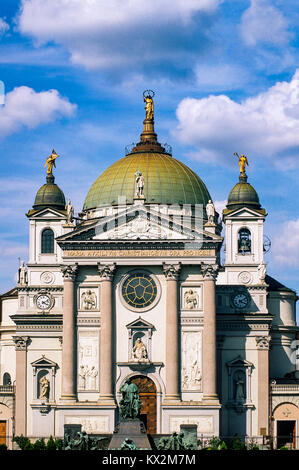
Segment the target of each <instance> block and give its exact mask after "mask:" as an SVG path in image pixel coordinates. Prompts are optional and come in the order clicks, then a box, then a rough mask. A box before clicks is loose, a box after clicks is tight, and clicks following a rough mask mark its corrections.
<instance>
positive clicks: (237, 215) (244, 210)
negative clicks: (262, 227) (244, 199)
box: [224, 207, 266, 219]
mask: <svg viewBox="0 0 299 470" xmlns="http://www.w3.org/2000/svg"><path fill="white" fill-rule="evenodd" d="M224 215H225V218H226V219H256V218H259V219H260V218H263V219H264V218H265V215H266V214H265V213H261V211H260V210H254V209H251V208H249V207H240V208H238V209H235V210H233V211H231V212H230V213H229V214H227V215H226V214H224Z"/></svg>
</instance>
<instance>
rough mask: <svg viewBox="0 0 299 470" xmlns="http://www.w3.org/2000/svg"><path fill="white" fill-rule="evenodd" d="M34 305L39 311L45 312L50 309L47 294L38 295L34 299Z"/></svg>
mask: <svg viewBox="0 0 299 470" xmlns="http://www.w3.org/2000/svg"><path fill="white" fill-rule="evenodd" d="M36 305H37V307H38V308H40V309H41V310H47V309H49V308H50V307H51V298H50V297H49V296H48V295H47V294H40V295H39V296H38V297H37V299H36Z"/></svg>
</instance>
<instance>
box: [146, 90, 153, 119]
mask: <svg viewBox="0 0 299 470" xmlns="http://www.w3.org/2000/svg"><path fill="white" fill-rule="evenodd" d="M154 96H155V93H154V92H153V91H152V90H145V91H144V92H143V101H144V102H145V107H144V108H145V119H150V120H153V119H154V101H153V97H154Z"/></svg>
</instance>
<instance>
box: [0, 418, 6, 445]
mask: <svg viewBox="0 0 299 470" xmlns="http://www.w3.org/2000/svg"><path fill="white" fill-rule="evenodd" d="M0 444H6V421H0Z"/></svg>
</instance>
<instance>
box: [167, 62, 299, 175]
mask: <svg viewBox="0 0 299 470" xmlns="http://www.w3.org/2000/svg"><path fill="white" fill-rule="evenodd" d="M176 114H177V119H178V126H177V129H176V131H175V132H174V133H173V134H174V136H176V137H177V138H178V139H179V140H180V141H181V142H183V143H185V144H190V145H191V146H194V147H195V148H196V150H195V151H192V153H191V154H190V155H191V157H193V158H195V159H198V160H202V161H209V162H212V163H213V162H214V163H216V162H222V163H226V162H228V161H229V160H230V161H232V159H233V158H234V157H233V156H232V155H233V153H234V152H241V153H246V154H248V156H249V157H250V158H256V157H259V158H261V157H262V158H268V157H269V158H271V159H272V162H276V163H277V164H281V166H282V167H283V166H285V165H288V167H295V166H296V165H298V156H297V154H296V147H299V69H298V70H297V71H296V73H295V74H294V76H293V78H292V80H291V81H290V82H277V83H276V84H275V85H274V86H272V87H271V88H269V89H268V90H267V91H265V92H263V93H260V94H258V95H256V96H253V97H249V98H247V99H245V100H243V101H241V102H240V103H238V102H236V101H234V100H232V99H231V98H229V97H228V96H226V95H218V96H215V95H210V96H208V97H207V98H202V99H194V98H185V99H183V100H182V101H181V102H180V103H179V105H178V108H177V112H176Z"/></svg>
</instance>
